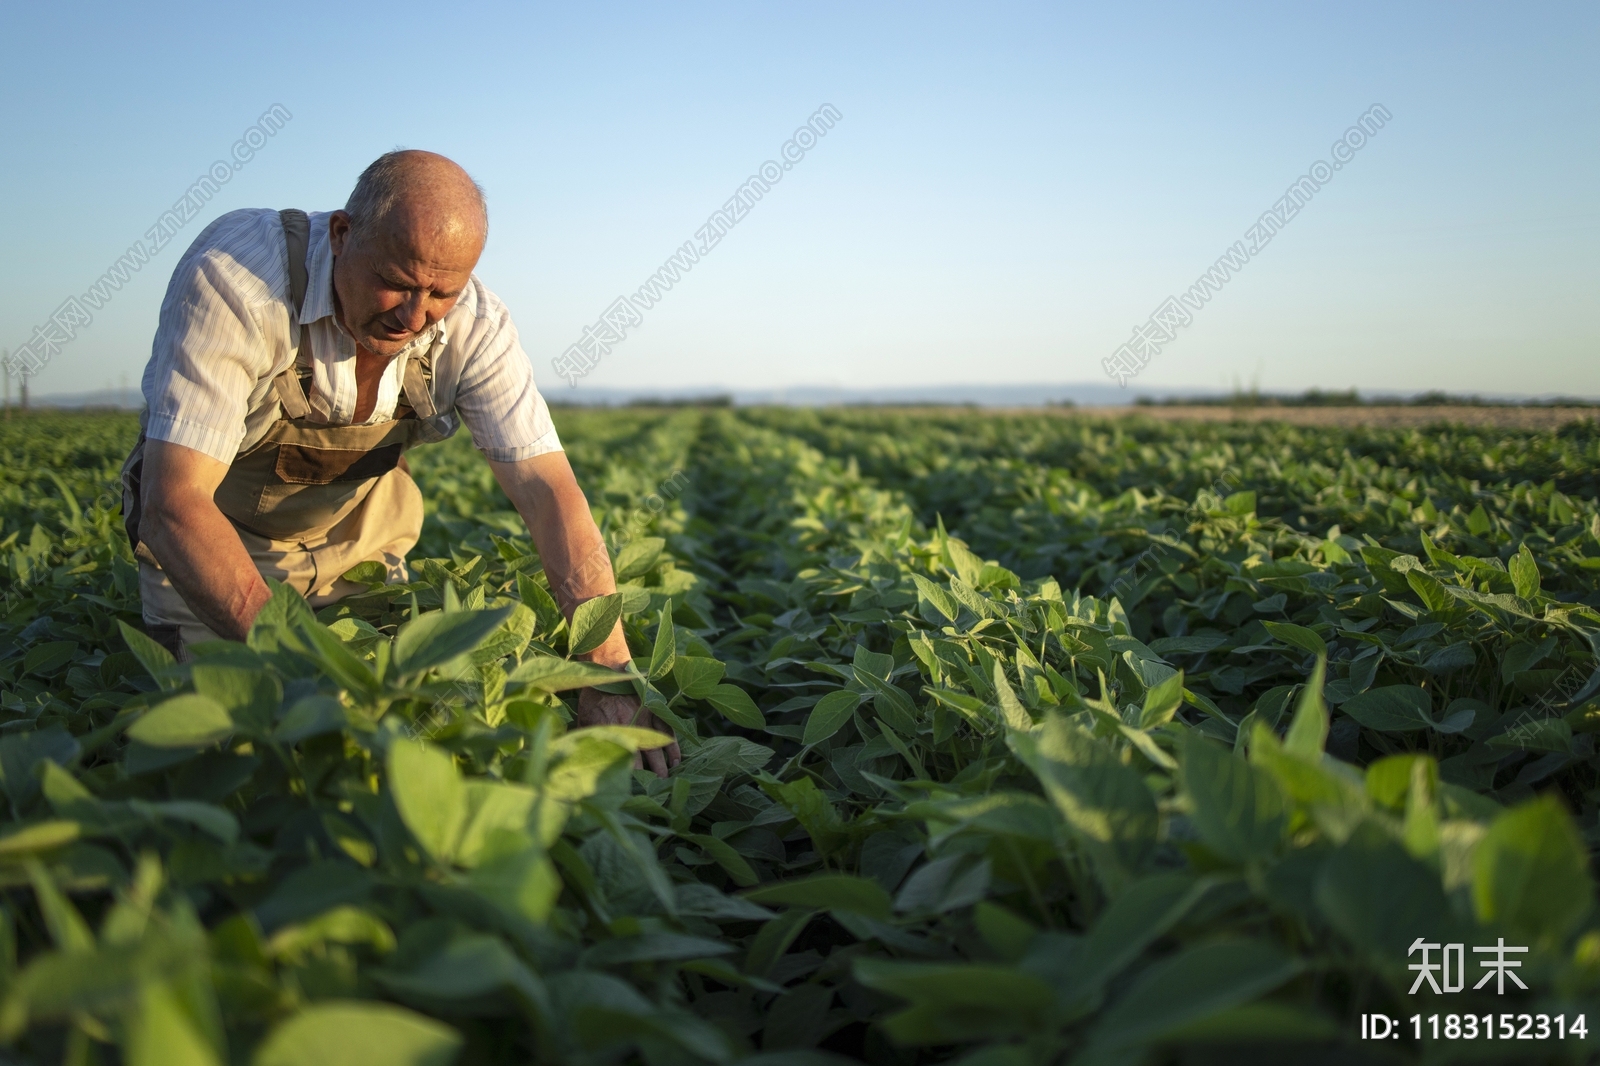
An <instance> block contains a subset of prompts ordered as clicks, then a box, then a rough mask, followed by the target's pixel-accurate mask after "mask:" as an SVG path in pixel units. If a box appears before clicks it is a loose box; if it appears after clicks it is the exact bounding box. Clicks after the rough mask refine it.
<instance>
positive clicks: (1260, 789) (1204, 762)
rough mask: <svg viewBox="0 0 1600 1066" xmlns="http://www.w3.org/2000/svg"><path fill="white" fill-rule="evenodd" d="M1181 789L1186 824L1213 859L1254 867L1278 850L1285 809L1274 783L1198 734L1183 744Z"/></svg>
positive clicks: (1285, 821)
mask: <svg viewBox="0 0 1600 1066" xmlns="http://www.w3.org/2000/svg"><path fill="white" fill-rule="evenodd" d="M1183 786H1184V792H1185V793H1186V794H1187V795H1188V797H1189V803H1190V812H1189V817H1190V819H1191V820H1192V821H1193V822H1194V825H1195V828H1196V829H1198V830H1199V831H1200V837H1201V839H1203V840H1204V841H1205V843H1206V846H1207V847H1209V848H1210V849H1211V850H1212V851H1214V852H1216V853H1217V854H1218V855H1221V856H1222V857H1223V858H1225V859H1229V860H1231V861H1233V862H1236V863H1247V862H1257V861H1260V860H1262V859H1266V858H1270V857H1271V856H1273V855H1275V854H1276V853H1277V852H1278V850H1279V848H1281V847H1282V845H1283V835H1284V831H1285V829H1286V828H1287V827H1288V824H1289V819H1288V810H1287V808H1288V805H1287V803H1285V801H1284V796H1283V792H1282V791H1281V790H1280V789H1279V788H1278V784H1277V782H1276V781H1274V780H1273V779H1272V776H1271V775H1270V774H1268V773H1267V772H1266V771H1264V770H1261V769H1258V768H1257V767H1254V766H1251V765H1250V764H1249V763H1247V762H1246V761H1245V760H1244V759H1242V758H1240V757H1239V756H1237V755H1235V754H1233V752H1231V751H1229V750H1227V749H1226V748H1223V747H1221V746H1219V745H1217V744H1216V743H1214V742H1213V741H1211V740H1208V739H1207V738H1206V737H1205V736H1203V735H1202V734H1200V733H1199V732H1191V733H1189V734H1187V736H1186V739H1185V743H1184V746H1183Z"/></svg>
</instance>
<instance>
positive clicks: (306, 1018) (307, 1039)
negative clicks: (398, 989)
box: [251, 1000, 462, 1066]
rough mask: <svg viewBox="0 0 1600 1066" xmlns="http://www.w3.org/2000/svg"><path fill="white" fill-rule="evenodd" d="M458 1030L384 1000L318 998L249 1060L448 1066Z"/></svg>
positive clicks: (267, 1064)
mask: <svg viewBox="0 0 1600 1066" xmlns="http://www.w3.org/2000/svg"><path fill="white" fill-rule="evenodd" d="M461 1043H462V1041H461V1036H460V1034H458V1033H457V1032H456V1031H455V1030H454V1029H452V1028H450V1027H449V1026H448V1025H444V1024H443V1023H441V1022H436V1021H434V1020H433V1019H432V1018H428V1017H424V1016H423V1015H421V1014H417V1013H416V1012H414V1011H409V1010H406V1009H404V1008H403V1007H396V1006H393V1005H391V1004H388V1003H372V1002H341V1001H339V1000H323V1001H321V1002H319V1003H315V1004H313V1005H312V1006H309V1007H306V1008H305V1009H304V1010H302V1011H301V1012H300V1013H298V1014H296V1015H295V1016H294V1017H292V1018H290V1019H289V1020H288V1021H286V1022H284V1023H283V1024H281V1025H279V1026H278V1027H277V1028H276V1029H274V1030H272V1032H271V1033H269V1034H268V1035H267V1038H266V1039H265V1040H263V1041H262V1042H261V1046H260V1047H259V1048H257V1049H256V1053H255V1057H254V1058H253V1059H252V1060H251V1064H252V1066H307V1064H308V1063H315V1064H316V1066H371V1064H373V1063H379V1062H381V1063H383V1064H384V1066H450V1064H451V1063H453V1062H454V1061H455V1058H456V1054H457V1052H459V1051H460V1050H461Z"/></svg>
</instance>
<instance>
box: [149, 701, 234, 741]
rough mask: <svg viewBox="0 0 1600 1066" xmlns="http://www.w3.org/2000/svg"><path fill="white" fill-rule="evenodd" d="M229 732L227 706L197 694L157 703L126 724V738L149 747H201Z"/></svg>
mask: <svg viewBox="0 0 1600 1066" xmlns="http://www.w3.org/2000/svg"><path fill="white" fill-rule="evenodd" d="M233 732H234V725H233V719H232V718H231V717H229V716H228V712H227V709H226V708H224V707H223V706H222V704H220V703H218V702H217V701H216V700H214V699H211V698H209V697H207V696H201V695H199V694H197V693H191V694H187V695H183V696H174V697H172V698H171V699H169V700H166V701H165V702H162V703H158V704H156V705H155V706H154V707H152V708H150V710H148V711H146V712H145V713H144V715H143V716H142V717H140V719H139V720H138V721H137V722H135V723H133V725H131V726H129V727H128V735H129V736H130V737H132V738H133V739H134V740H137V741H138V742H139V743H141V744H148V745H150V746H151V747H152V748H204V747H208V746H209V745H212V744H215V743H216V742H217V741H219V740H224V739H226V738H227V737H230V736H232V735H233Z"/></svg>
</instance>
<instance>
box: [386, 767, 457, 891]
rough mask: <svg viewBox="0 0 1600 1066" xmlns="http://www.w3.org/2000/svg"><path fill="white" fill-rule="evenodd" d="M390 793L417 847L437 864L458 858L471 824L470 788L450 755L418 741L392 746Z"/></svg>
mask: <svg viewBox="0 0 1600 1066" xmlns="http://www.w3.org/2000/svg"><path fill="white" fill-rule="evenodd" d="M388 769H389V791H390V793H391V794H392V795H393V796H394V804H395V807H396V808H397V809H398V810H399V811H400V818H401V820H402V821H404V822H405V824H406V828H407V829H409V830H411V835H412V836H414V837H416V838H417V843H419V844H421V845H422V846H423V848H425V849H426V850H427V852H428V854H429V855H430V856H432V857H433V859H434V860H435V861H437V862H449V861H450V860H451V859H452V858H454V857H455V852H456V844H457V842H458V841H459V840H460V839H461V832H462V830H463V829H464V828H465V827H466V824H467V814H468V811H467V789H466V786H465V785H464V784H462V781H461V775H460V774H459V773H458V772H457V771H456V765H455V760H454V759H452V758H451V757H450V755H449V754H448V753H447V752H444V751H441V750H439V749H438V748H436V747H433V746H432V745H430V744H424V743H422V742H420V741H415V740H401V739H397V740H395V741H393V742H392V743H391V744H390V745H389V766H388Z"/></svg>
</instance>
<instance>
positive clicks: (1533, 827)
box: [1472, 795, 1595, 941]
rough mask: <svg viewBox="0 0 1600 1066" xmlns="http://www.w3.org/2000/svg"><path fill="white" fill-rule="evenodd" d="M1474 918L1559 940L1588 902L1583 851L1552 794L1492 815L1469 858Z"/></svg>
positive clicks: (1591, 888)
mask: <svg viewBox="0 0 1600 1066" xmlns="http://www.w3.org/2000/svg"><path fill="white" fill-rule="evenodd" d="M1472 865H1473V871H1472V899H1473V903H1474V904H1475V905H1476V907H1477V912H1478V918H1479V920H1480V921H1483V922H1493V923H1496V924H1499V925H1502V926H1504V927H1506V928H1508V929H1510V930H1512V931H1515V932H1517V933H1519V934H1522V935H1525V936H1529V937H1533V938H1536V939H1541V940H1550V941H1560V940H1561V939H1562V938H1563V937H1565V936H1566V934H1567V933H1568V932H1570V931H1571V930H1572V929H1573V928H1575V927H1576V926H1577V925H1578V923H1579V922H1581V921H1583V919H1584V917H1585V916H1586V915H1587V914H1588V913H1589V910H1590V908H1591V907H1592V906H1593V905H1594V892H1595V886H1594V882H1593V880H1592V879H1591V878H1590V876H1589V856H1588V849H1587V848H1586V847H1585V846H1584V842H1583V838H1582V836H1581V835H1580V834H1579V832H1578V827H1577V826H1576V825H1574V824H1573V821H1572V817H1571V816H1570V815H1568V814H1567V812H1566V810H1565V809H1563V808H1562V806H1561V801H1560V800H1559V799H1557V798H1556V796H1554V795H1546V796H1541V797H1539V798H1538V799H1534V800H1529V801H1528V802H1526V803H1522V804H1518V805H1517V806H1515V807H1513V808H1511V809H1510V810H1508V811H1506V812H1505V813H1503V814H1501V815H1500V816H1499V817H1498V818H1496V819H1495V820H1494V821H1493V822H1492V823H1491V824H1490V826H1489V831H1488V832H1487V833H1485V834H1484V836H1483V839H1482V840H1480V841H1479V842H1478V847H1477V849H1476V850H1475V851H1474V852H1473V856H1472Z"/></svg>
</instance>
